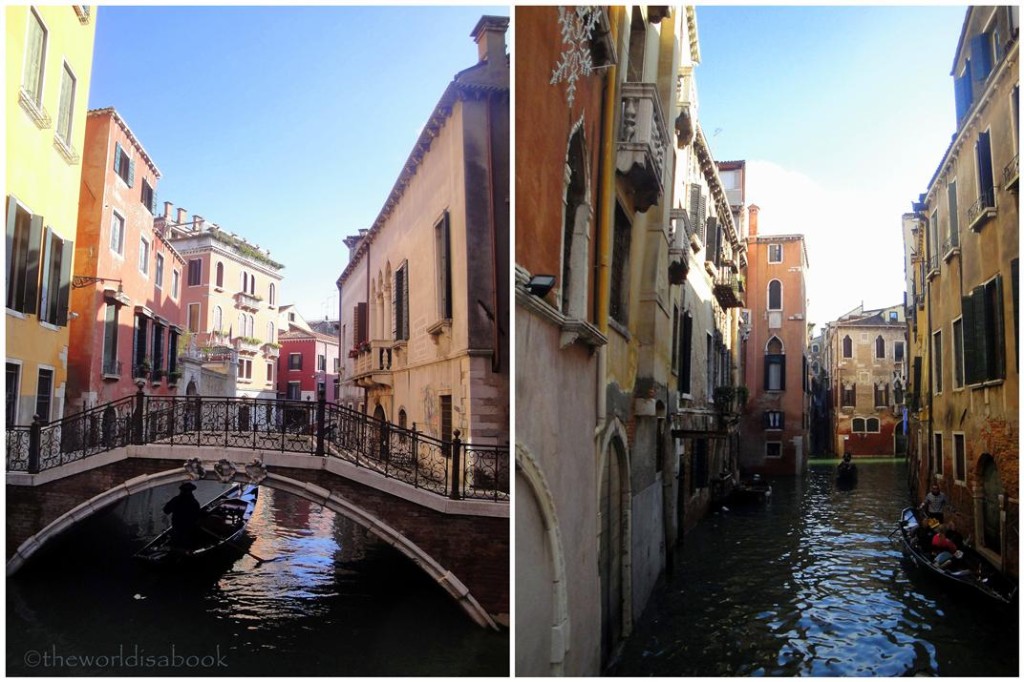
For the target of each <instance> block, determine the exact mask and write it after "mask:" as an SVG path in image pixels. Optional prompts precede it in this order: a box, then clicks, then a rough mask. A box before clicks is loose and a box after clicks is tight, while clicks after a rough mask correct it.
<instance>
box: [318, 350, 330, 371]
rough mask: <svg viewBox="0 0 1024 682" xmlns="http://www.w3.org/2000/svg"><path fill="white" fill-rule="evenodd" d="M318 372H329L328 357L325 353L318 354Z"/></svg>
mask: <svg viewBox="0 0 1024 682" xmlns="http://www.w3.org/2000/svg"><path fill="white" fill-rule="evenodd" d="M316 371H318V372H326V371H327V356H326V355H324V354H323V353H317V355H316Z"/></svg>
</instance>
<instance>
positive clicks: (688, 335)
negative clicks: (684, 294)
mask: <svg viewBox="0 0 1024 682" xmlns="http://www.w3.org/2000/svg"><path fill="white" fill-rule="evenodd" d="M682 326H683V329H682V333H681V335H680V341H681V343H680V351H679V392H680V393H685V394H689V393H690V391H691V387H690V369H691V362H692V358H691V356H692V355H693V316H692V315H690V313H689V312H684V313H683V320H682Z"/></svg>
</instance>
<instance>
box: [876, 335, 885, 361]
mask: <svg viewBox="0 0 1024 682" xmlns="http://www.w3.org/2000/svg"><path fill="white" fill-rule="evenodd" d="M875 357H876V358H880V359H884V358H885V339H883V338H882V335H881V334H879V335H878V338H876V339H875Z"/></svg>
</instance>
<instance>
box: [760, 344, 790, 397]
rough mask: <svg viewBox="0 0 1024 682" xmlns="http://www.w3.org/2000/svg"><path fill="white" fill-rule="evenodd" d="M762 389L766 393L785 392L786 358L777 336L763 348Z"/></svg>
mask: <svg viewBox="0 0 1024 682" xmlns="http://www.w3.org/2000/svg"><path fill="white" fill-rule="evenodd" d="M764 388H765V390H766V391H785V390H786V356H785V355H784V354H783V347H782V341H780V340H779V337H777V336H773V337H772V338H771V340H769V341H768V345H767V346H766V347H765V356H764Z"/></svg>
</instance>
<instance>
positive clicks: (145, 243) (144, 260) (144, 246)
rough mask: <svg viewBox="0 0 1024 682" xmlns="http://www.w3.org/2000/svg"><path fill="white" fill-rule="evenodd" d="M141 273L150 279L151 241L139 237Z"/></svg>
mask: <svg viewBox="0 0 1024 682" xmlns="http://www.w3.org/2000/svg"><path fill="white" fill-rule="evenodd" d="M139 272H141V273H142V274H143V275H145V276H146V277H149V240H148V239H146V238H145V237H139Z"/></svg>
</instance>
